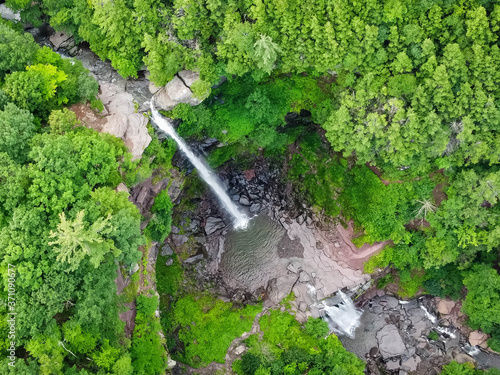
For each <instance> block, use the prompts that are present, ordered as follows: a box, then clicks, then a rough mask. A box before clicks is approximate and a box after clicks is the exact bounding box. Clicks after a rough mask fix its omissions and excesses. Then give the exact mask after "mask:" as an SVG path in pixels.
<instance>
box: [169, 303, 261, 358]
mask: <svg viewBox="0 0 500 375" xmlns="http://www.w3.org/2000/svg"><path fill="white" fill-rule="evenodd" d="M261 309H262V306H261V305H260V304H259V305H255V306H251V305H247V306H245V307H244V308H236V307H233V306H232V304H231V303H226V302H223V301H221V300H220V299H214V298H212V297H209V296H200V297H199V298H196V299H195V298H194V297H193V296H192V295H187V296H185V297H182V298H180V299H179V300H178V301H176V303H175V307H174V308H173V319H174V321H175V324H176V325H178V326H179V328H180V331H179V339H180V340H181V341H182V342H183V343H184V352H183V354H182V357H181V358H182V360H183V362H184V363H186V364H189V365H190V366H194V367H200V366H204V365H207V364H208V363H210V362H212V361H215V362H218V363H224V358H225V355H226V352H227V349H228V348H229V345H230V344H231V342H232V341H233V340H234V338H236V337H238V336H240V335H241V334H242V333H243V332H246V331H249V330H250V328H251V326H252V322H253V320H254V318H255V315H257V313H258V312H259V311H260V310H261ZM214 337H217V340H214Z"/></svg>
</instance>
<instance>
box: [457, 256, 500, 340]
mask: <svg viewBox="0 0 500 375" xmlns="http://www.w3.org/2000/svg"><path fill="white" fill-rule="evenodd" d="M464 285H465V286H466V287H467V291H468V292H467V297H466V298H465V301H464V303H463V307H462V309H463V311H464V313H466V314H467V316H468V317H469V324H470V325H471V327H473V328H475V329H477V328H481V329H482V330H483V331H484V332H486V333H490V332H492V331H493V330H495V331H497V330H498V329H499V328H500V275H498V273H497V271H496V270H495V269H493V268H490V267H489V266H487V265H477V266H475V267H474V268H472V270H471V271H470V272H468V274H467V276H466V277H465V279H464Z"/></svg>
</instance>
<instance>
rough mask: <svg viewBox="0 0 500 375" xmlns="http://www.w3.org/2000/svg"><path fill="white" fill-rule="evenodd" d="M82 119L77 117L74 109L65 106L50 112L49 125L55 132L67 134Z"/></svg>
mask: <svg viewBox="0 0 500 375" xmlns="http://www.w3.org/2000/svg"><path fill="white" fill-rule="evenodd" d="M79 123H80V121H78V120H77V119H76V114H75V112H73V111H70V110H68V109H67V108H63V109H62V110H59V109H58V110H55V111H52V112H51V113H50V116H49V127H50V132H51V133H53V134H61V135H62V134H65V133H67V132H69V131H71V130H72V129H73V128H74V127H75V126H78V125H79Z"/></svg>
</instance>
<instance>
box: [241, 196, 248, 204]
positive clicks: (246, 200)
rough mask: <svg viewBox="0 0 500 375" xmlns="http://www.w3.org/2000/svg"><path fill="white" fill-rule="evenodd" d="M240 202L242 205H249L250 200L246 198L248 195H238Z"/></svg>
mask: <svg viewBox="0 0 500 375" xmlns="http://www.w3.org/2000/svg"><path fill="white" fill-rule="evenodd" d="M240 204H242V205H243V206H250V201H249V200H248V197H247V196H245V195H242V196H241V197H240Z"/></svg>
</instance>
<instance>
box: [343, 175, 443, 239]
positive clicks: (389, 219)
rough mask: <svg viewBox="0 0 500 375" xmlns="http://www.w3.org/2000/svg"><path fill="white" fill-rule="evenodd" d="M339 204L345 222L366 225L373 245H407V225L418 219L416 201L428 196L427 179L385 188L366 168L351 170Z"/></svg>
mask: <svg viewBox="0 0 500 375" xmlns="http://www.w3.org/2000/svg"><path fill="white" fill-rule="evenodd" d="M344 186H345V190H344V191H343V193H342V195H341V197H340V201H341V204H342V207H343V213H344V216H345V217H346V218H353V219H354V220H355V222H357V223H360V224H362V225H363V227H364V230H365V233H366V234H368V235H369V238H370V239H371V240H372V241H383V240H387V239H389V238H390V239H392V240H393V241H394V242H396V243H397V242H400V241H408V240H409V238H410V235H409V233H408V232H407V231H406V228H405V226H404V225H405V224H407V223H408V222H409V221H410V220H411V219H413V218H414V217H415V208H416V203H417V202H416V201H417V200H418V199H421V198H422V197H425V196H428V195H429V194H430V192H431V190H432V187H433V186H432V184H431V183H430V181H429V180H427V179H421V180H419V181H413V182H411V183H405V184H397V183H395V184H389V185H384V184H383V183H382V182H381V181H380V179H379V178H378V177H377V176H376V175H375V174H374V173H373V172H372V171H371V170H370V169H369V168H368V167H366V166H363V167H354V168H353V169H351V170H350V171H349V172H348V173H347V175H346V177H345V182H344Z"/></svg>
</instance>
